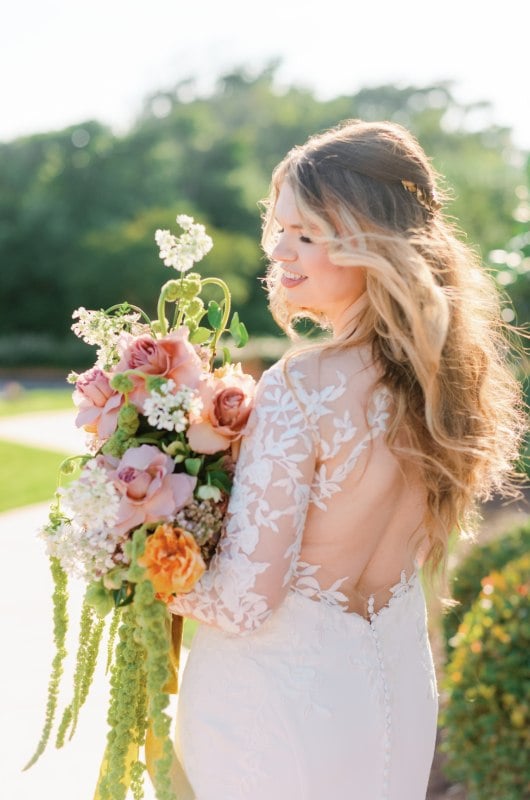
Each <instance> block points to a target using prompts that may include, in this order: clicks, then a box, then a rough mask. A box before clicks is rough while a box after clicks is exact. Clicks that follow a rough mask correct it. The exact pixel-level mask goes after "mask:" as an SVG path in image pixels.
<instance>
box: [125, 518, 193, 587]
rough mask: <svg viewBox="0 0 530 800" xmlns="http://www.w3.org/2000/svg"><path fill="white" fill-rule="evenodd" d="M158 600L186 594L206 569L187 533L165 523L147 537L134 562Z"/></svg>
mask: <svg viewBox="0 0 530 800" xmlns="http://www.w3.org/2000/svg"><path fill="white" fill-rule="evenodd" d="M138 563H139V564H140V566H142V567H146V568H147V575H148V577H149V580H150V581H151V582H152V584H153V586H154V588H155V591H156V592H157V593H158V594H159V595H160V596H161V599H164V600H166V602H167V601H169V600H170V599H171V595H172V594H179V593H181V592H189V591H191V589H193V587H194V585H195V584H196V583H197V581H198V580H199V578H200V577H201V575H202V574H203V573H204V571H205V569H206V564H205V563H204V561H203V558H202V555H201V550H200V547H199V545H198V544H197V542H196V541H195V539H194V538H193V536H192V535H191V533H188V531H185V530H183V528H175V527H173V525H169V524H167V523H165V524H162V525H158V527H157V528H156V530H155V531H154V533H152V534H151V536H148V537H147V541H146V544H145V552H144V554H143V556H141V557H140V558H139V559H138Z"/></svg>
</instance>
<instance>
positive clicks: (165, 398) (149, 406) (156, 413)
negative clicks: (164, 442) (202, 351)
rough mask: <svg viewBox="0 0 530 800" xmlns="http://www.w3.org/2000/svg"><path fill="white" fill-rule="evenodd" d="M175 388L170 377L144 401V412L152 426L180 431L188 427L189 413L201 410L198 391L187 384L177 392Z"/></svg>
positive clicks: (197, 412) (196, 413) (197, 413)
mask: <svg viewBox="0 0 530 800" xmlns="http://www.w3.org/2000/svg"><path fill="white" fill-rule="evenodd" d="M176 388H177V387H176V384H175V381H173V380H171V379H170V380H168V381H167V382H166V383H164V384H163V385H162V386H161V387H160V389H159V390H153V391H152V392H151V393H150V396H149V397H148V398H147V399H146V400H145V401H144V414H145V415H146V416H147V421H148V422H149V424H150V425H152V426H153V428H158V430H166V431H176V432H177V433H182V431H185V430H186V428H187V427H188V424H189V416H190V413H191V414H194V415H196V416H198V415H199V414H200V412H201V411H202V400H201V398H200V396H199V394H198V392H196V391H194V390H193V389H190V388H189V387H188V386H183V387H182V388H181V389H179V391H178V392H177V391H175V390H176Z"/></svg>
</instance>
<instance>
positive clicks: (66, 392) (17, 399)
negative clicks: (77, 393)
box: [0, 389, 74, 417]
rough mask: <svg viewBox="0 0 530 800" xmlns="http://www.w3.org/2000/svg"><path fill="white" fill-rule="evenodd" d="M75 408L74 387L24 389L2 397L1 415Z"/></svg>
mask: <svg viewBox="0 0 530 800" xmlns="http://www.w3.org/2000/svg"><path fill="white" fill-rule="evenodd" d="M73 408H74V405H73V403H72V389H30V390H28V391H25V390H23V389H22V390H21V392H20V394H17V393H15V394H14V395H13V396H12V397H9V396H8V397H5V396H4V397H0V417H8V416H12V415H13V414H29V413H31V412H32V411H35V412H37V411H62V410H67V409H73Z"/></svg>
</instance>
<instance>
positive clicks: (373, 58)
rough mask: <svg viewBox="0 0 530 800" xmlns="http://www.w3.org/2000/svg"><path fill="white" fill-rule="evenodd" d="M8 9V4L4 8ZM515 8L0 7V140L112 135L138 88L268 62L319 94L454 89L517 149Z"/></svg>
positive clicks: (466, 3) (470, 1) (522, 68)
mask: <svg viewBox="0 0 530 800" xmlns="http://www.w3.org/2000/svg"><path fill="white" fill-rule="evenodd" d="M7 5H9V7H8V8H6V6H7ZM524 6H525V4H524V3H521V2H520V0H503V2H502V3H499V2H493V0H444V2H443V3H429V2H427V0H398V1H397V2H396V0H377V1H376V2H374V1H373V0H372V2H370V0H368V2H366V0H365V1H364V2H362V3H355V2H354V0H320V2H317V1H316V0H304V1H303V2H298V0H269V2H268V3H267V2H265V1H264V0H262V2H261V3H259V4H258V3H256V2H253V0H202V2H201V1H200V0H188V2H186V3H183V2H179V0H90V2H87V1H86V0H85V2H79V0H18V2H16V1H15V0H6V3H5V6H4V9H3V14H2V29H1V32H0V74H1V75H2V80H1V83H0V141H6V140H9V139H12V138H14V137H16V136H18V135H21V134H27V133H34V132H38V131H39V132H40V131H46V130H51V129H55V128H61V127H63V126H66V125H69V124H75V123H76V122H82V121H86V120H88V119H98V120H99V121H101V122H103V123H107V124H109V125H111V126H112V127H113V128H114V129H115V130H117V131H119V130H124V129H125V128H126V127H127V126H128V125H129V124H130V123H131V122H132V121H133V120H134V118H135V116H136V114H137V113H138V112H139V111H140V108H141V103H142V99H143V98H144V97H145V96H146V94H148V93H149V92H151V91H155V90H157V89H166V88H171V87H172V86H174V85H175V84H176V83H177V82H178V81H180V80H182V79H185V78H188V77H190V76H192V75H194V76H196V77H197V78H198V81H199V85H201V86H203V87H205V88H206V87H208V85H210V83H211V81H212V80H214V79H215V77H217V76H218V75H219V74H221V73H222V72H224V71H227V70H229V69H231V68H232V67H234V66H240V65H248V66H249V67H251V68H253V69H256V70H257V69H259V68H260V67H262V66H264V65H265V64H266V63H267V62H268V61H270V60H271V59H273V58H279V59H281V62H282V66H281V69H280V70H279V73H278V77H279V78H280V79H281V81H282V82H283V83H293V82H294V83H297V84H299V85H300V84H301V85H304V86H306V87H307V88H312V89H314V90H315V91H316V93H317V95H318V96H320V97H330V96H334V95H337V94H340V93H354V92H356V91H358V90H359V89H361V88H363V87H366V86H376V85H380V84H383V83H395V84H397V85H408V84H415V85H418V86H423V85H426V84H429V83H432V82H435V81H441V80H452V81H454V84H455V85H454V92H455V95H456V96H457V98H458V99H460V100H463V101H466V102H475V101H482V100H486V101H490V102H491V103H492V106H493V108H492V112H491V113H490V114H489V115H488V117H487V121H490V122H493V123H498V124H501V125H507V126H510V127H512V129H513V131H514V138H515V141H516V143H517V144H518V145H519V146H521V147H524V148H527V149H530V90H529V86H528V77H529V71H528V29H527V25H526V24H525V22H524V19H523V16H522V14H523V13H524Z"/></svg>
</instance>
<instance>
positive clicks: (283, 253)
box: [271, 239, 297, 263]
mask: <svg viewBox="0 0 530 800" xmlns="http://www.w3.org/2000/svg"><path fill="white" fill-rule="evenodd" d="M271 255H272V259H273V260H274V261H287V262H289V263H292V262H293V261H296V259H297V255H296V251H295V250H293V248H292V247H288V246H287V244H286V243H285V242H284V241H282V240H281V239H280V240H279V241H278V242H277V243H276V245H275V246H274V249H273V251H272V254H271Z"/></svg>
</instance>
